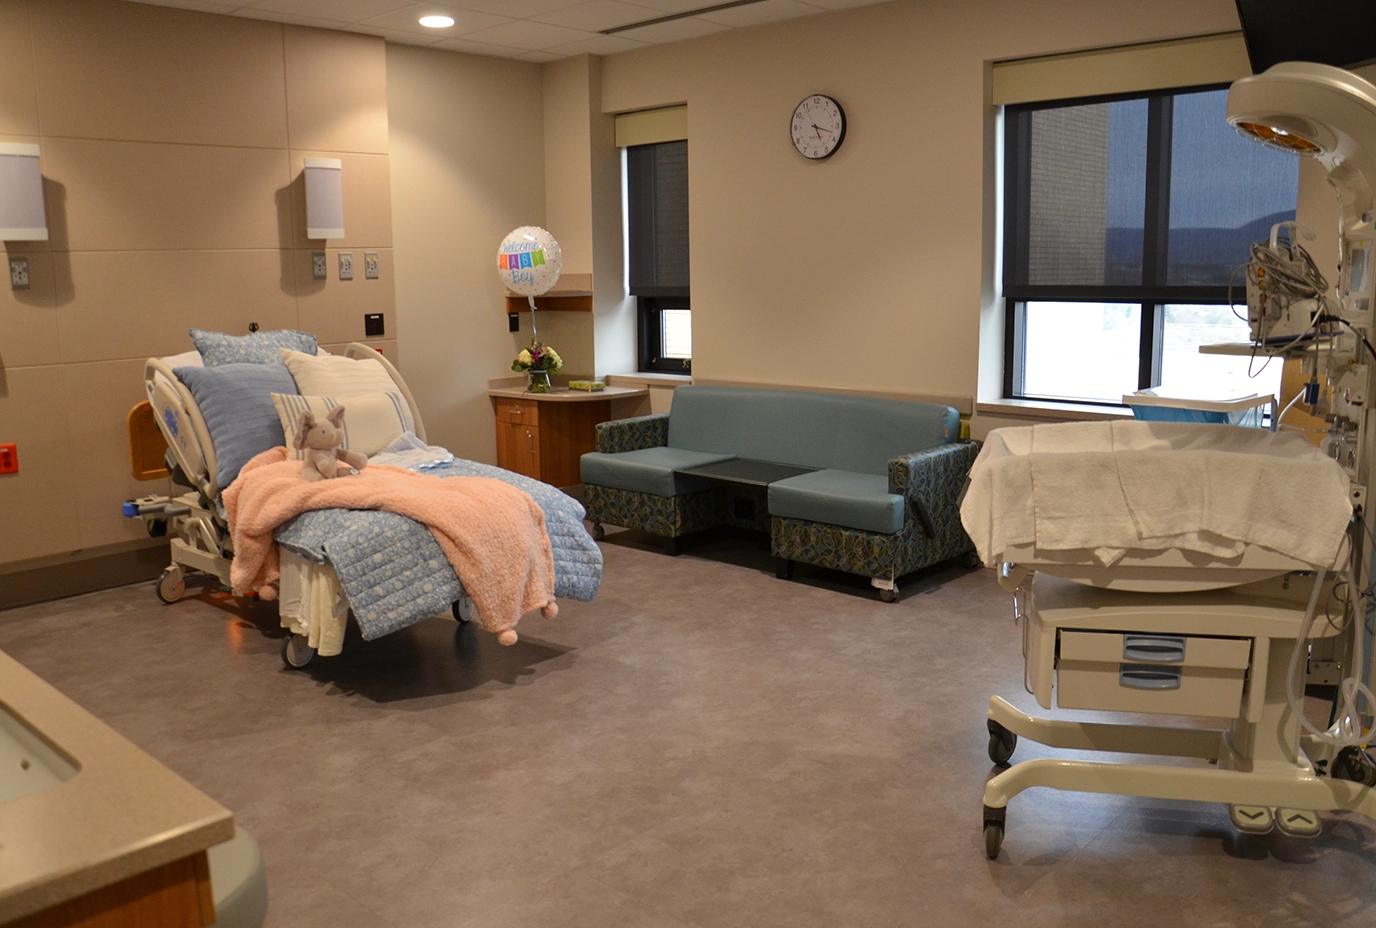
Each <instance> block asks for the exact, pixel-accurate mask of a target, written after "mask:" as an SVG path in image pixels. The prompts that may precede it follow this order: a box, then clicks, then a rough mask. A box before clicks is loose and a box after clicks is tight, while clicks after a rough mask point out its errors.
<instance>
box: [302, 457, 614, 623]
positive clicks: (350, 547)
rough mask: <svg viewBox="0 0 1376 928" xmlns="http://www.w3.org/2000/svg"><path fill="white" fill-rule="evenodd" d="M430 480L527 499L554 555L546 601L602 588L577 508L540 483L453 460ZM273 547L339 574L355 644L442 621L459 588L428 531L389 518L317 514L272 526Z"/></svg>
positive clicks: (348, 512) (596, 557)
mask: <svg viewBox="0 0 1376 928" xmlns="http://www.w3.org/2000/svg"><path fill="white" fill-rule="evenodd" d="M425 473H427V474H433V475H435V476H437V477H492V478H494V479H496V480H501V481H503V482H505V483H509V484H511V485H512V486H514V487H516V488H517V489H518V490H522V491H524V492H525V493H528V494H529V495H530V497H531V498H532V499H534V500H535V503H536V505H538V506H539V507H540V508H541V509H542V510H544V513H545V529H546V531H548V532H549V542H550V547H551V548H552V549H553V551H554V595H555V596H558V597H564V598H568V599H577V600H583V601H585V602H586V601H587V600H590V599H592V598H593V597H594V596H596V595H597V588H598V586H599V585H600V584H601V582H602V551H601V550H600V549H599V548H598V547H597V543H596V542H594V541H593V540H592V538H591V537H590V536H589V535H588V532H587V530H586V529H585V528H584V527H583V506H582V505H581V504H580V503H579V502H578V501H577V500H576V499H574V498H572V497H571V496H569V495H568V494H567V493H564V492H562V491H560V490H557V489H555V488H554V487H552V486H550V485H549V484H547V483H541V482H540V481H538V480H532V479H531V478H529V477H523V476H521V475H520V474H515V473H512V472H511V471H509V470H502V469H501V468H499V467H491V466H489V465H487V464H478V463H477V462H475V461H464V460H459V459H455V460H453V461H452V462H450V463H447V464H442V465H440V466H431V467H427V468H425ZM276 537H277V543H278V544H281V545H286V546H287V547H288V548H290V549H292V550H293V551H295V552H297V553H298V554H300V555H301V556H302V557H306V558H309V559H310V560H312V561H315V562H316V563H317V564H324V563H327V562H328V563H329V564H331V565H332V566H333V567H334V569H335V572H336V573H337V574H338V575H339V583H340V586H342V587H343V588H344V593H345V595H347V596H348V598H349V606H350V607H351V608H352V609H353V613H354V618H355V620H356V621H357V622H358V627H359V629H360V630H361V631H362V632H363V637H364V638H365V639H367V640H370V641H371V640H372V639H374V638H380V637H382V636H383V635H386V634H390V633H391V632H394V631H397V630H398V629H401V628H405V627H406V626H408V625H414V624H415V623H416V622H419V621H421V620H423V619H427V618H429V617H430V616H432V615H442V614H444V613H447V612H448V611H449V608H450V605H451V604H452V603H454V602H455V601H456V600H458V599H459V598H460V595H461V594H462V590H463V587H462V585H461V584H460V583H459V578H458V577H457V576H455V574H454V569H453V567H451V566H450V565H449V561H448V560H447V559H446V558H445V556H444V552H443V551H442V550H440V546H439V543H438V542H437V541H435V538H434V536H433V535H431V534H430V530H429V529H427V528H426V527H425V526H424V525H422V524H421V523H419V522H416V521H414V520H412V519H408V518H406V517H405V516H400V515H397V514H396V513H392V512H371V511H366V512H365V511H360V510H352V509H319V510H314V511H311V512H303V513H301V514H300V515H299V516H297V517H295V518H294V519H292V520H291V521H289V522H284V523H283V524H282V525H281V526H279V527H278V529H277V533H276Z"/></svg>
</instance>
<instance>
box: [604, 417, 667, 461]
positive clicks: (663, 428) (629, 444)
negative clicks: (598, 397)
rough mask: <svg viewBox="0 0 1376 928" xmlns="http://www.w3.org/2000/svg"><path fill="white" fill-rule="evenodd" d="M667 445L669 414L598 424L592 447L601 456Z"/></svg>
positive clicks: (614, 420)
mask: <svg viewBox="0 0 1376 928" xmlns="http://www.w3.org/2000/svg"><path fill="white" fill-rule="evenodd" d="M667 444H669V414H668V413H667V412H666V413H660V414H658V415H654V416H636V417H635V418H633V419H613V420H612V421H611V422H599V423H598V424H597V440H596V444H595V445H594V447H595V448H596V449H597V450H598V451H600V452H602V453H603V454H616V453H617V452H620V451H639V450H640V449H641V448H660V447H663V446H664V445H667Z"/></svg>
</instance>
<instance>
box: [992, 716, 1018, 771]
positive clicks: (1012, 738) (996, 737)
mask: <svg viewBox="0 0 1376 928" xmlns="http://www.w3.org/2000/svg"><path fill="white" fill-rule="evenodd" d="M1017 747H1018V736H1017V735H1015V734H1013V733H1012V732H1011V731H1009V730H1008V729H1006V728H1004V727H1003V726H1002V725H1000V724H999V723H998V722H995V721H994V720H993V719H990V720H989V760H990V761H991V762H992V763H994V764H995V765H996V766H999V767H1002V766H1003V765H1004V764H1006V763H1008V758H1010V757H1012V756H1013V751H1015V750H1016V749H1017Z"/></svg>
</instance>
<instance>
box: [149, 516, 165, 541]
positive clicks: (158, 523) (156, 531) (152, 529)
mask: <svg viewBox="0 0 1376 928" xmlns="http://www.w3.org/2000/svg"><path fill="white" fill-rule="evenodd" d="M148 534H149V535H150V536H151V537H153V538H161V537H163V536H164V535H166V534H167V520H166V519H154V520H152V521H151V522H149V523H148Z"/></svg>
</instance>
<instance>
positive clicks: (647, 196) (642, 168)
mask: <svg viewBox="0 0 1376 928" xmlns="http://www.w3.org/2000/svg"><path fill="white" fill-rule="evenodd" d="M626 201H627V202H626V207H627V214H628V216H627V219H628V223H627V225H628V230H627V231H628V234H629V238H630V248H629V251H630V263H631V267H630V272H631V273H630V278H631V294H632V295H633V296H687V295H688V143H687V142H661V143H659V144H655V145H635V146H632V147H629V148H627V149H626Z"/></svg>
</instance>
